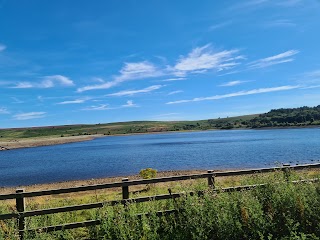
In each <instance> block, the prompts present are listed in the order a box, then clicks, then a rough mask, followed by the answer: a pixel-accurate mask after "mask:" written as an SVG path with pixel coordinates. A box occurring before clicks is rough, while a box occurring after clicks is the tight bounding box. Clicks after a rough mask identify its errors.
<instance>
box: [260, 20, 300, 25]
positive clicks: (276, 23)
mask: <svg viewBox="0 0 320 240" xmlns="http://www.w3.org/2000/svg"><path fill="white" fill-rule="evenodd" d="M264 26H265V27H296V26H297V24H296V23H294V22H292V21H291V20H289V19H278V20H273V21H269V22H266V23H265V24H264Z"/></svg>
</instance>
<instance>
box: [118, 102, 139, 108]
mask: <svg viewBox="0 0 320 240" xmlns="http://www.w3.org/2000/svg"><path fill="white" fill-rule="evenodd" d="M137 106H138V105H137V104H135V103H133V101H132V100H128V101H127V104H124V105H122V106H121V107H137Z"/></svg>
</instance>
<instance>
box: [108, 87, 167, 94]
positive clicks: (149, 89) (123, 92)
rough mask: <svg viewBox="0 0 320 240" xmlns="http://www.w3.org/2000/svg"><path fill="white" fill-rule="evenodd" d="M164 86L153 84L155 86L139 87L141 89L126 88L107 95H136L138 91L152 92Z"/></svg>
mask: <svg viewBox="0 0 320 240" xmlns="http://www.w3.org/2000/svg"><path fill="white" fill-rule="evenodd" d="M162 87H164V85H153V86H150V87H146V88H143V89H139V90H124V91H120V92H116V93H111V94H108V95H107V96H117V97H121V96H132V95H135V94H138V93H148V92H152V91H155V90H158V89H160V88H162Z"/></svg>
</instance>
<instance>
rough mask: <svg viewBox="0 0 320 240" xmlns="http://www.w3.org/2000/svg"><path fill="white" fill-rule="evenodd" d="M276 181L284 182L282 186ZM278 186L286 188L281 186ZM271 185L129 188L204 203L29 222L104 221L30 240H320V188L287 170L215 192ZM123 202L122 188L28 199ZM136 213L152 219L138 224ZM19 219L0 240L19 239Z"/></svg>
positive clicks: (35, 205)
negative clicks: (163, 213)
mask: <svg viewBox="0 0 320 240" xmlns="http://www.w3.org/2000/svg"><path fill="white" fill-rule="evenodd" d="M316 177H318V178H319V177H320V172H319V171H301V172H293V173H292V174H291V175H290V180H296V179H308V178H316ZM277 182H278V183H277ZM279 182H280V183H279ZM256 183H268V185H267V186H266V187H263V188H262V187H261V188H256V189H254V190H250V191H242V192H233V193H220V194H216V193H215V192H212V191H211V190H210V189H208V187H207V183H206V179H200V180H188V181H180V182H171V183H161V184H157V185H155V186H152V187H151V189H150V190H148V191H145V188H144V187H143V186H142V187H135V188H130V192H131V196H130V197H132V198H134V197H140V196H150V195H155V194H163V193H168V188H170V189H171V190H172V192H173V193H175V192H188V191H191V190H206V191H205V194H204V195H203V196H201V197H198V196H193V197H191V196H189V195H187V194H186V195H185V197H182V198H179V199H176V200H173V199H171V200H162V201H150V202H145V203H132V204H129V205H128V206H126V207H124V206H123V205H117V206H114V207H111V206H108V205H105V206H104V207H103V208H101V209H94V210H81V211H75V212H69V213H58V214H52V215H44V216H38V217H30V218H27V221H26V226H27V228H29V229H30V228H38V227H41V226H49V225H58V224H65V223H71V222H77V221H85V220H93V219H100V220H101V221H102V224H101V225H99V226H94V227H89V228H79V229H73V230H64V231H57V232H53V233H45V232H43V233H28V234H27V235H26V238H25V239H320V214H319V213H320V183H319V182H318V183H312V184H311V183H301V184H295V185H294V184H291V183H287V182H286V181H285V179H284V175H283V173H282V172H276V173H272V174H259V175H250V176H241V177H240V176H238V177H223V178H218V179H217V181H216V187H217V188H218V189H219V188H222V187H228V186H235V185H247V184H256ZM113 199H121V191H120V190H119V189H113V190H101V191H95V192H91V193H84V194H81V195H78V194H71V195H68V194H63V195H61V196H58V197H50V196H48V197H37V198H33V199H28V201H27V202H26V207H27V210H35V209H46V208H52V207H59V206H66V205H75V204H84V203H92V202H98V201H108V200H113ZM167 209H176V210H178V213H177V214H171V215H168V216H162V217H157V216H156V211H160V210H167ZM12 210H14V202H13V201H1V202H0V214H1V213H8V212H11V211H12ZM138 213H150V215H148V216H145V217H142V218H138V217H136V215H137V214H138ZM14 229H16V226H15V221H13V220H6V221H0V239H17V232H16V231H15V230H14Z"/></svg>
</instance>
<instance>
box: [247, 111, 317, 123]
mask: <svg viewBox="0 0 320 240" xmlns="http://www.w3.org/2000/svg"><path fill="white" fill-rule="evenodd" d="M319 124H320V105H318V106H316V107H300V108H281V109H273V110H271V111H270V112H268V113H264V114H260V115H259V116H258V117H255V118H253V119H251V120H250V121H248V122H247V126H248V127H253V128H258V127H279V126H280V127H285V126H307V125H319Z"/></svg>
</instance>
